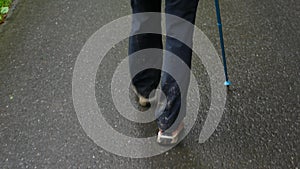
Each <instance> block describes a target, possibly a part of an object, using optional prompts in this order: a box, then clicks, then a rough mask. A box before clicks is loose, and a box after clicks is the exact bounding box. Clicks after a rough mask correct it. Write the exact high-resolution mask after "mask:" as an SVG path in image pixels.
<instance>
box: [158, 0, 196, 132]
mask: <svg viewBox="0 0 300 169" xmlns="http://www.w3.org/2000/svg"><path fill="white" fill-rule="evenodd" d="M197 6H198V0H166V8H165V9H166V13H167V14H171V15H175V16H178V17H180V18H183V19H185V20H187V21H188V22H190V23H192V24H194V23H195V17H196V11H197ZM166 28H167V30H166V31H167V40H166V50H167V51H169V53H167V54H166V56H168V57H164V59H163V67H164V68H166V69H168V70H171V71H172V73H174V74H176V77H177V78H178V79H179V82H178V83H177V82H176V81H175V79H174V78H172V77H171V76H170V74H168V73H166V72H162V77H161V86H162V91H163V92H164V93H165V95H166V107H165V109H164V110H160V111H158V112H156V116H157V122H158V127H159V129H160V130H161V131H162V132H164V131H166V130H167V132H169V133H170V132H173V131H174V130H176V129H177V128H178V126H179V125H180V123H181V121H182V120H183V118H184V116H185V113H186V112H185V110H186V108H185V107H186V99H185V98H186V94H187V89H188V85H189V79H190V72H189V71H188V72H186V71H181V70H180V68H178V67H174V66H173V65H172V62H173V61H172V57H176V56H178V57H179V58H180V59H182V60H183V61H184V62H185V64H187V65H188V66H189V67H191V56H192V50H191V49H190V48H189V47H188V46H187V45H185V44H184V43H182V42H180V41H179V40H177V39H175V38H172V37H170V36H168V35H174V34H175V36H176V34H181V35H180V36H184V38H185V41H186V43H188V44H190V45H192V38H193V28H192V27H186V23H185V22H182V21H180V20H176V19H175V20H174V19H172V18H170V17H168V16H167V17H166ZM179 84H180V86H181V87H182V90H183V91H180V89H179V86H178V85H179ZM181 96H182V97H181ZM181 98H183V99H181ZM180 109H181V110H182V111H181V112H180ZM179 112H180V113H179Z"/></svg>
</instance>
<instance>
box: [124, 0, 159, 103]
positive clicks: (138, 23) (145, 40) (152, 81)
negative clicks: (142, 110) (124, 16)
mask: <svg viewBox="0 0 300 169" xmlns="http://www.w3.org/2000/svg"><path fill="white" fill-rule="evenodd" d="M131 7H132V13H133V14H136V13H144V12H159V13H160V12H161V0H151V1H150V0H131ZM149 17H150V16H149V15H139V16H135V15H133V20H132V30H131V35H133V36H131V37H130V38H129V51H128V53H129V55H130V57H129V67H130V72H131V75H132V76H133V72H136V71H135V70H134V69H136V68H137V66H136V65H138V64H139V65H140V64H147V63H149V61H151V62H153V58H152V60H151V56H148V55H151V54H150V53H151V52H150V53H149V52H147V53H148V54H146V55H147V56H146V58H147V59H146V60H145V59H139V58H141V57H139V56H137V55H139V54H134V53H135V52H138V51H140V50H143V49H148V48H158V49H162V48H163V45H162V35H161V34H150V33H147V34H139V32H141V31H142V30H143V29H144V28H145V27H149V26H151V27H153V28H154V29H156V30H159V32H161V23H160V22H161V21H160V18H157V19H153V18H149ZM153 22H154V23H153ZM134 34H137V35H134ZM155 54H156V55H160V56H155V58H156V61H155V62H156V63H158V64H160V65H161V62H162V52H161V53H157V52H156V53H155ZM143 55H145V54H143ZM143 58H145V57H143ZM157 58H159V60H157ZM148 59H149V60H148ZM160 78H161V70H158V69H147V70H144V71H141V72H139V73H138V74H137V75H136V76H134V77H132V84H133V86H134V87H135V88H136V90H137V93H138V94H140V95H141V96H143V97H145V98H148V97H149V94H150V92H151V91H152V90H153V89H156V88H157V86H158V84H159V82H160Z"/></svg>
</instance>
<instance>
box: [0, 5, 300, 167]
mask: <svg viewBox="0 0 300 169" xmlns="http://www.w3.org/2000/svg"><path fill="white" fill-rule="evenodd" d="M220 5H221V10H222V19H223V26H224V37H225V45H226V52H227V56H228V67H229V70H228V71H229V76H230V79H231V81H232V82H233V86H232V87H231V90H230V91H229V93H228V96H227V103H226V109H225V112H224V114H223V117H222V121H221V122H220V124H219V126H218V128H217V130H216V131H215V132H214V134H213V135H212V137H211V138H210V139H209V140H208V141H206V142H205V143H203V144H199V143H198V137H199V133H200V131H201V126H202V125H203V122H204V120H205V115H206V113H207V111H208V108H209V102H210V101H209V100H210V88H209V81H208V79H209V78H208V75H207V73H206V71H205V68H204V67H203V65H202V64H201V61H200V60H197V59H196V57H195V59H194V60H193V72H194V74H195V75H196V77H197V80H198V82H199V89H200V95H201V100H202V102H201V109H200V115H199V117H198V120H197V123H196V124H195V126H194V127H193V129H192V131H191V132H190V133H189V134H188V136H187V137H186V138H185V139H184V140H183V141H182V143H180V144H179V145H178V146H177V147H175V148H173V149H172V150H170V151H168V152H166V153H163V154H161V155H158V156H154V157H151V158H144V159H143V158H141V159H131V158H125V157H120V156H117V155H114V154H111V153H110V152H107V151H105V150H103V149H102V148H101V147H99V146H97V145H96V144H95V143H94V142H93V141H92V140H91V139H90V138H89V137H88V136H87V135H86V133H85V132H84V130H83V129H82V128H81V126H80V124H79V121H78V119H77V116H76V113H75V110H74V107H73V102H72V73H73V68H74V64H75V61H76V58H77V56H78V54H79V52H80V50H81V48H82V47H83V45H84V44H85V42H86V40H87V39H88V38H89V37H90V36H91V35H92V34H93V33H94V32H95V31H97V30H98V29H99V28H101V27H102V26H103V25H105V24H107V23H109V22H111V21H113V20H115V19H117V18H119V17H122V16H125V15H128V14H130V2H129V1H120V0H90V1H76V0H73V1H70V0H52V1H48V0H28V1H27V0H26V1H19V2H18V4H17V6H16V8H15V10H14V12H13V14H12V15H11V16H10V17H9V18H8V19H7V21H6V24H5V25H1V26H0V168H249V169H253V168H272V169H273V168H291V169H296V168H299V167H300V160H299V159H300V158H299V153H300V147H299V145H300V142H299V141H300V132H299V131H300V126H299V123H300V116H299V113H300V66H299V63H300V57H299V54H300V44H299V41H300V39H299V37H300V36H299V35H300V30H299V27H300V24H299V19H300V18H299V16H300V1H297V0H273V1H262V0H247V1H239V0H226V1H221V2H220ZM198 9H199V10H198V16H197V21H196V25H197V26H199V27H200V28H201V30H203V32H204V33H205V34H206V35H207V36H208V37H209V39H210V40H211V41H212V42H213V43H214V45H215V47H216V49H219V43H218V30H217V26H216V18H215V9H214V2H213V1H209V0H202V1H200V3H199V8H198ZM126 55H127V41H126V40H124V41H122V42H121V43H119V44H118V45H116V46H115V47H114V48H113V49H112V50H110V52H109V53H108V54H107V56H106V57H105V59H104V61H103V62H102V64H101V65H100V66H99V70H98V75H97V82H96V97H97V99H98V104H99V106H100V107H101V108H102V109H103V110H105V111H104V112H105V117H106V118H107V121H108V122H109V123H110V124H111V125H112V126H113V127H114V128H115V129H116V130H118V131H120V132H123V133H125V134H127V135H131V136H136V137H142V136H152V135H155V130H154V129H153V126H155V125H154V124H153V123H151V124H145V125H141V124H132V123H131V122H129V121H128V120H126V119H125V118H123V117H122V116H120V115H119V114H118V112H117V111H116V110H115V108H114V106H113V103H112V100H111V95H110V92H109V91H110V88H109V87H110V86H109V84H110V80H111V78H112V74H113V72H114V69H115V68H116V66H117V64H118V63H119V62H120V61H121V60H122V58H124V57H126Z"/></svg>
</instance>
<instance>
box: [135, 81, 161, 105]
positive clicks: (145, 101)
mask: <svg viewBox="0 0 300 169" xmlns="http://www.w3.org/2000/svg"><path fill="white" fill-rule="evenodd" d="M132 90H133V92H134V94H135V95H136V96H137V98H138V103H139V105H140V106H142V107H146V106H150V103H152V102H155V101H156V96H153V97H151V98H146V97H144V96H142V95H140V94H139V93H138V92H137V90H136V88H135V87H134V86H132Z"/></svg>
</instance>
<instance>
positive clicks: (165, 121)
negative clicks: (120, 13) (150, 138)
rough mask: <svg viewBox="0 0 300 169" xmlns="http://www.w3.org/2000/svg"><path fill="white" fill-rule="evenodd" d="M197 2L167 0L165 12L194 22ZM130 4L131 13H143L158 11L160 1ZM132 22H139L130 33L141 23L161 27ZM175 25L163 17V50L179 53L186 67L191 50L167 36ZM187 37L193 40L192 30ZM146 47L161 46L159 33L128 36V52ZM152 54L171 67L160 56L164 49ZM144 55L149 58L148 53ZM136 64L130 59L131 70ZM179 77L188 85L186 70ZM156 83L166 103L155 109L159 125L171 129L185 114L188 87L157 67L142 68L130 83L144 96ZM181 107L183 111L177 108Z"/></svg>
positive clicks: (176, 54)
mask: <svg viewBox="0 0 300 169" xmlns="http://www.w3.org/2000/svg"><path fill="white" fill-rule="evenodd" d="M198 1H199V0H166V2H165V4H166V6H165V12H166V13H167V14H171V15H175V16H178V17H180V18H183V19H185V20H187V21H188V22H190V23H192V24H194V23H195V16H196V11H197V6H198ZM131 7H132V13H134V14H135V13H142V12H161V0H131ZM135 22H140V23H135V25H138V26H134V24H133V26H132V33H135V32H137V31H139V30H138V29H139V28H140V27H143V25H151V26H153V27H154V29H158V30H161V25H160V22H157V23H147V22H149V20H147V19H141V20H135ZM178 27H180V23H174V22H171V21H168V18H166V29H167V30H166V32H167V37H166V46H165V49H166V50H167V51H169V52H170V53H171V54H174V56H175V57H176V56H178V57H179V58H180V59H181V60H182V61H184V62H185V64H186V65H188V67H191V56H192V50H191V49H190V48H189V47H188V46H187V45H185V44H184V43H182V42H180V41H179V40H177V39H175V38H172V37H170V36H168V34H170V33H172V32H173V29H178ZM182 33H185V32H182ZM186 36H187V38H188V39H189V41H192V36H193V33H187V34H186ZM148 48H158V49H163V44H162V35H161V34H150V33H147V34H138V35H134V36H131V37H130V38H129V55H132V54H134V53H135V52H138V51H140V50H143V49H148ZM154 54H155V55H159V56H160V57H155V58H156V60H157V63H158V64H162V65H161V66H172V65H170V61H169V60H168V59H165V58H164V57H163V52H154ZM150 55H151V54H150ZM147 57H148V59H149V60H151V56H147ZM157 58H158V59H157ZM136 64H137V62H136V61H135V59H132V58H129V66H130V69H134V67H135V66H136ZM177 69H180V68H177ZM179 77H180V80H181V81H183V82H184V83H183V84H184V85H185V86H188V85H189V83H188V82H189V73H183V74H182V75H179ZM159 82H161V89H162V91H163V92H164V94H165V95H166V106H165V108H164V109H158V110H157V111H159V112H156V115H157V122H158V127H159V128H160V129H161V130H163V131H165V130H167V129H170V130H173V129H176V128H177V126H178V124H177V123H176V122H180V121H181V120H182V119H183V117H184V116H185V106H186V103H185V98H186V92H187V87H186V89H184V91H180V89H179V86H178V83H177V82H176V80H175V79H174V78H173V77H172V76H171V75H170V74H168V73H167V72H164V71H161V70H159V69H147V70H143V71H141V72H140V73H138V74H137V75H136V76H134V77H132V84H133V85H134V86H135V88H136V90H137V91H138V92H139V93H140V94H141V95H142V96H144V97H146V98H147V97H149V94H150V92H151V91H152V90H154V89H156V88H157V87H158V85H159ZM182 96H183V97H182ZM182 98H184V99H182ZM181 108H182V109H181ZM180 109H181V110H184V111H180ZM179 111H180V114H179Z"/></svg>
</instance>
